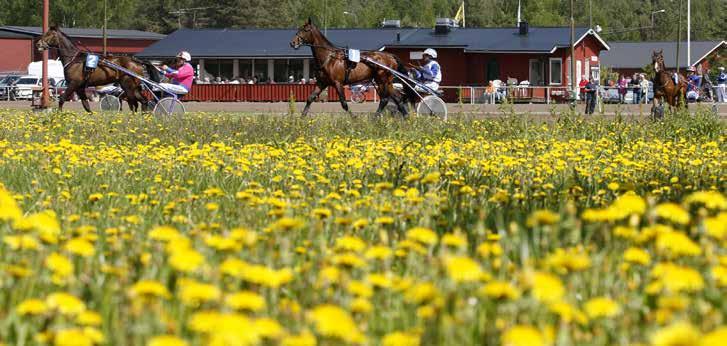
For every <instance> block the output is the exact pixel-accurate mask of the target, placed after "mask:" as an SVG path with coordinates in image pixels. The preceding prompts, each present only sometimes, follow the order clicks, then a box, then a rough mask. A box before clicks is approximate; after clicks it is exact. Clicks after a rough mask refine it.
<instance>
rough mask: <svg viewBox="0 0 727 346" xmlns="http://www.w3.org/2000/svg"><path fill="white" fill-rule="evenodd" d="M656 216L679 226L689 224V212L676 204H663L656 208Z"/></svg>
mask: <svg viewBox="0 0 727 346" xmlns="http://www.w3.org/2000/svg"><path fill="white" fill-rule="evenodd" d="M654 214H656V216H658V217H660V218H662V219H665V220H669V221H671V222H673V223H676V224H679V225H686V224H688V223H689V219H690V217H689V212H688V211H686V210H684V208H682V207H681V206H680V205H678V204H675V203H662V204H659V205H657V206H656V207H655V208H654Z"/></svg>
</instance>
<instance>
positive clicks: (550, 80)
mask: <svg viewBox="0 0 727 346" xmlns="http://www.w3.org/2000/svg"><path fill="white" fill-rule="evenodd" d="M553 61H558V62H559V63H560V76H558V79H559V80H560V83H553ZM548 85H563V58H549V59H548Z"/></svg>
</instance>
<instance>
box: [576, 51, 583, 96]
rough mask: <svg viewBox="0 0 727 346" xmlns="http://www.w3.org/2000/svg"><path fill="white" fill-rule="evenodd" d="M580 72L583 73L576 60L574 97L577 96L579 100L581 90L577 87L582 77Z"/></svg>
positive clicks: (581, 66) (579, 63)
mask: <svg viewBox="0 0 727 346" xmlns="http://www.w3.org/2000/svg"><path fill="white" fill-rule="evenodd" d="M581 71H583V65H581V61H580V60H576V95H579V99H580V93H581V88H579V87H578V86H579V85H580V84H581V77H582V74H581Z"/></svg>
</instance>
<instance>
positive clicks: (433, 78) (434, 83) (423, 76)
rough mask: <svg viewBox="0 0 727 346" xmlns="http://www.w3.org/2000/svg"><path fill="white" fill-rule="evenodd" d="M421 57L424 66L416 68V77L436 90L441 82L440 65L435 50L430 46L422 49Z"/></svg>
mask: <svg viewBox="0 0 727 346" xmlns="http://www.w3.org/2000/svg"><path fill="white" fill-rule="evenodd" d="M423 58H424V66H421V67H419V68H417V72H418V75H417V79H419V81H421V82H422V83H424V85H426V86H427V87H429V88H430V89H432V90H438V89H439V83H441V82H442V67H441V66H439V63H438V62H437V51H436V50H434V49H432V48H427V49H426V50H424V55H423ZM418 89H421V88H418ZM418 91H424V90H418Z"/></svg>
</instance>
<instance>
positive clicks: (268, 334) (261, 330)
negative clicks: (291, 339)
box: [253, 317, 285, 340]
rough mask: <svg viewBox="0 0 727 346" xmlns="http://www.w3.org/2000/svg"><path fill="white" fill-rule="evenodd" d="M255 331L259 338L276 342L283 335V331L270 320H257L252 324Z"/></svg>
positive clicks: (275, 322)
mask: <svg viewBox="0 0 727 346" xmlns="http://www.w3.org/2000/svg"><path fill="white" fill-rule="evenodd" d="M253 325H254V326H255V330H256V331H257V332H258V334H260V336H261V337H263V338H267V339H273V340H277V339H280V338H281V337H283V335H285V329H284V328H283V327H282V326H281V325H280V323H278V321H276V320H274V319H272V318H267V317H263V318H258V319H256V320H255V321H254V322H253Z"/></svg>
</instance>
